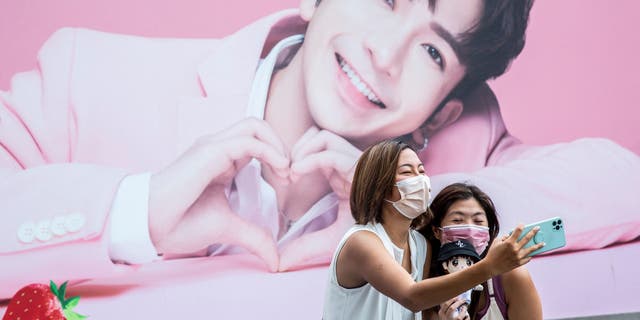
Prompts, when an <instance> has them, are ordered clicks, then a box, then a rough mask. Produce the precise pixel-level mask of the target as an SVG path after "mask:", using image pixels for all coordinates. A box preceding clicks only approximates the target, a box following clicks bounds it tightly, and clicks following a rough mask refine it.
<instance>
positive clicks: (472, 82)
mask: <svg viewBox="0 0 640 320" xmlns="http://www.w3.org/2000/svg"><path fill="white" fill-rule="evenodd" d="M532 5H533V0H485V1H484V4H483V10H482V14H481V16H480V19H479V20H478V22H477V23H476V24H475V25H474V26H473V27H471V28H470V29H469V31H467V32H465V33H463V34H462V35H460V36H459V39H460V56H459V57H458V58H459V60H460V62H461V63H462V64H463V65H464V66H465V67H466V72H465V77H464V78H463V79H462V80H461V81H460V83H458V85H457V86H456V88H455V89H454V90H453V91H452V92H451V94H450V95H449V96H450V97H462V96H463V95H464V94H466V93H467V92H468V91H469V90H470V89H472V88H474V87H475V86H476V85H478V84H479V83H480V82H483V81H486V80H488V79H492V78H496V77H498V76H500V75H502V74H503V73H504V72H505V71H506V70H507V68H508V67H509V65H510V64H511V61H513V59H514V58H515V57H517V56H518V55H519V54H520V52H522V49H523V48H524V44H525V33H526V30H527V24H528V21H529V12H530V11H531V6H532Z"/></svg>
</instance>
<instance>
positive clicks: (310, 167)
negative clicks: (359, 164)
mask: <svg viewBox="0 0 640 320" xmlns="http://www.w3.org/2000/svg"><path fill="white" fill-rule="evenodd" d="M355 161H356V158H354V157H351V156H349V155H345V154H343V153H340V152H334V151H322V152H319V153H314V154H310V155H308V156H306V157H305V158H303V159H301V160H298V161H294V162H293V163H292V165H291V177H292V179H294V181H295V179H296V178H297V177H300V176H303V175H306V174H309V173H312V172H314V171H316V170H322V172H323V173H324V174H325V176H326V178H329V175H331V173H332V172H333V171H335V172H337V173H338V174H339V175H340V177H341V178H342V179H345V180H349V177H350V174H351V171H352V169H353V166H354V165H355Z"/></svg>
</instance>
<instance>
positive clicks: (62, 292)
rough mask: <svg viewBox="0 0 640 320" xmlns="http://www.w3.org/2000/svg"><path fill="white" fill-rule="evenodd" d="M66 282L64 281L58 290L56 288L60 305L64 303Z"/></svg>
mask: <svg viewBox="0 0 640 320" xmlns="http://www.w3.org/2000/svg"><path fill="white" fill-rule="evenodd" d="M67 282H69V281H65V282H64V283H63V284H62V285H61V286H60V288H58V299H59V300H60V303H62V302H64V295H65V294H66V293H67ZM63 307H64V306H63Z"/></svg>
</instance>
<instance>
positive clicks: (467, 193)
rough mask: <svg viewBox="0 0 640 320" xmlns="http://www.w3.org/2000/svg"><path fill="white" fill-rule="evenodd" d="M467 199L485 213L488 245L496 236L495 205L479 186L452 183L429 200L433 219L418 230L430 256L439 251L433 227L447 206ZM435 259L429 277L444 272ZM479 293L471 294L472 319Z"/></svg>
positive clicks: (439, 225) (438, 224) (437, 226)
mask: <svg viewBox="0 0 640 320" xmlns="http://www.w3.org/2000/svg"><path fill="white" fill-rule="evenodd" d="M468 199H475V200H476V201H478V204H480V207H482V210H484V212H485V214H486V215H487V222H488V224H489V236H490V238H489V244H488V245H489V246H490V245H491V243H492V242H493V240H494V239H495V238H496V237H497V236H498V233H499V232H500V223H499V222H498V214H497V212H496V208H495V205H494V204H493V201H491V198H490V197H489V196H488V195H487V194H486V193H484V192H483V191H482V190H480V188H478V187H476V186H474V185H471V184H467V183H454V184H451V185H449V186H447V187H445V188H444V189H442V191H440V192H439V193H438V195H437V196H436V197H435V198H434V199H433V202H431V206H430V209H431V212H432V214H433V219H432V220H431V223H429V225H427V226H425V227H423V228H421V229H420V230H419V231H420V233H422V235H424V236H425V237H426V238H427V241H429V243H430V244H431V248H432V250H431V251H432V253H431V256H432V257H437V256H438V254H439V252H440V245H441V243H440V240H438V239H437V238H436V237H435V235H434V232H433V228H434V227H435V228H439V227H441V226H442V220H443V219H444V217H445V216H446V214H447V211H449V208H450V207H451V206H452V205H453V204H454V203H456V202H458V201H462V200H468ZM486 254H487V251H486V250H485V252H483V253H482V255H481V257H482V258H484V256H485V255H486ZM436 260H437V259H431V267H430V269H429V277H435V276H439V275H443V274H444V270H443V269H442V265H441V264H440V263H439V262H437V261H436ZM479 296H480V295H479V293H478V292H475V291H474V293H473V294H472V299H471V300H472V302H471V305H470V306H469V314H470V315H471V317H472V319H473V318H475V310H476V308H477V304H478V303H477V301H478V299H479Z"/></svg>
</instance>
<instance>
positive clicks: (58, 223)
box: [51, 216, 67, 236]
mask: <svg viewBox="0 0 640 320" xmlns="http://www.w3.org/2000/svg"><path fill="white" fill-rule="evenodd" d="M65 220H66V219H65V217H60V216H57V217H55V218H53V220H52V221H51V232H53V234H55V235H56V236H63V235H65V234H66V233H67V229H66V228H65V226H64V222H65Z"/></svg>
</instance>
